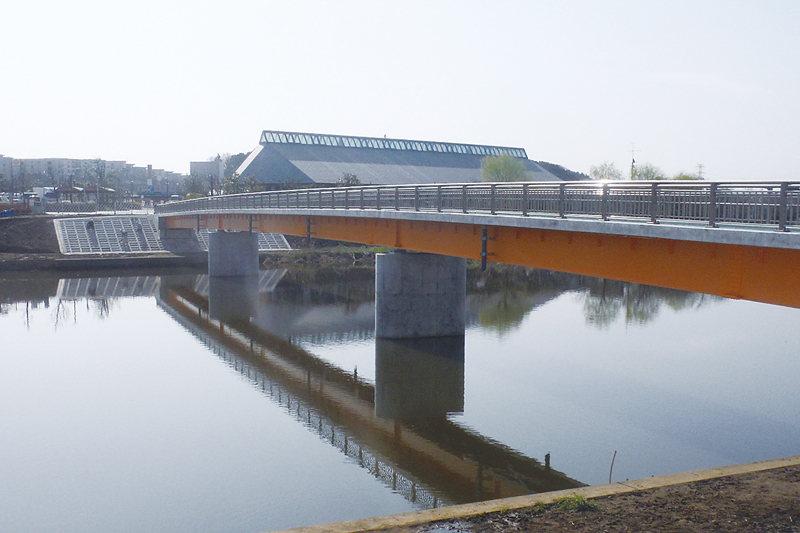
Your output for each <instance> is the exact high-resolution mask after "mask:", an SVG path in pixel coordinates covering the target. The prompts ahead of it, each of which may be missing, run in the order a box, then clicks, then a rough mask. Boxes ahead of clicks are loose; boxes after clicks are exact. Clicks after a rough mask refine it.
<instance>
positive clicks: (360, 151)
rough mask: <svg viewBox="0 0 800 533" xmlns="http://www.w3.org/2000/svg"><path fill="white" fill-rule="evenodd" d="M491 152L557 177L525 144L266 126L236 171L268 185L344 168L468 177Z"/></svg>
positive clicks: (329, 177)
mask: <svg viewBox="0 0 800 533" xmlns="http://www.w3.org/2000/svg"><path fill="white" fill-rule="evenodd" d="M490 155H498V156H499V155H510V156H512V157H516V158H517V159H519V160H521V161H522V162H523V163H524V164H525V168H526V169H527V170H528V172H529V173H530V174H531V176H532V178H533V179H534V180H536V181H559V178H558V177H556V176H555V175H553V174H551V173H550V172H548V171H547V170H545V169H544V168H542V167H541V166H539V165H538V164H537V163H536V162H534V161H531V160H530V159H528V155H527V154H526V153H525V150H524V149H523V148H510V147H504V146H483V145H476V144H456V143H445V142H429V141H413V140H406V139H386V138H376V137H350V136H344V135H319V134H313V133H292V132H285V131H268V130H265V131H263V132H262V133H261V140H260V141H259V144H258V146H257V147H256V148H255V149H254V150H253V151H252V152H250V155H249V156H248V157H247V159H245V161H244V162H243V163H242V164H241V166H239V169H238V170H237V173H238V174H239V175H240V176H241V177H243V178H247V177H249V176H253V177H255V178H256V179H257V180H258V181H260V182H261V183H264V184H268V185H270V184H273V185H274V184H295V183H296V184H301V183H320V184H334V183H336V181H337V180H338V179H339V178H340V177H342V176H343V175H344V174H355V175H356V177H357V178H358V179H359V181H360V182H361V183H363V184H365V185H366V184H369V185H402V184H422V183H470V182H478V181H481V160H482V159H483V158H484V157H486V156H490Z"/></svg>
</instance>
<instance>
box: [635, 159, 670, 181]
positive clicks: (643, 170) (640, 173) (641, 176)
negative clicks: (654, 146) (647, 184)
mask: <svg viewBox="0 0 800 533" xmlns="http://www.w3.org/2000/svg"><path fill="white" fill-rule="evenodd" d="M631 179H632V180H644V181H658V180H665V179H667V177H666V175H665V174H664V171H663V170H661V169H660V168H658V167H657V166H655V165H651V164H650V163H644V164H642V165H639V166H635V165H631Z"/></svg>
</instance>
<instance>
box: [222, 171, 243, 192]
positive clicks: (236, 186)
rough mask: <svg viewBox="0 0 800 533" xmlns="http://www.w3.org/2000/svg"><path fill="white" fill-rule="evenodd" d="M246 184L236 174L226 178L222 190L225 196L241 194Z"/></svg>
mask: <svg viewBox="0 0 800 533" xmlns="http://www.w3.org/2000/svg"><path fill="white" fill-rule="evenodd" d="M244 187H245V185H244V182H243V181H242V180H241V179H240V178H239V174H238V173H236V172H234V173H233V174H231V175H229V176H225V181H224V182H223V183H222V189H223V190H224V191H225V194H239V193H241V192H244Z"/></svg>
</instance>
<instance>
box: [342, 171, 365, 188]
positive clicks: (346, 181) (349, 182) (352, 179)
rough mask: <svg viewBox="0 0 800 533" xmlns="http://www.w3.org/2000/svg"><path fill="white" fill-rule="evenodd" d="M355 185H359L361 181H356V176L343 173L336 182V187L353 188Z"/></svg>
mask: <svg viewBox="0 0 800 533" xmlns="http://www.w3.org/2000/svg"><path fill="white" fill-rule="evenodd" d="M357 185H361V180H360V179H358V176H356V175H355V174H350V173H349V172H345V173H344V174H342V175H341V176H340V177H339V179H338V180H336V186H337V187H355V186H357Z"/></svg>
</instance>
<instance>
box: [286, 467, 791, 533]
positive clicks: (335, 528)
mask: <svg viewBox="0 0 800 533" xmlns="http://www.w3.org/2000/svg"><path fill="white" fill-rule="evenodd" d="M795 465H800V455H795V456H791V457H783V458H779V459H769V460H766V461H756V462H754V463H744V464H739V465H732V466H723V467H719V468H708V469H705V470H694V471H691V472H683V473H680V474H670V475H667V476H658V477H650V478H644V479H638V480H634V481H625V482H619V483H610V484H606V485H595V486H593V487H582V488H579V489H568V490H559V491H555V492H544V493H540V494H530V495H527V496H517V497H514V498H506V499H502V500H491V501H486V502H477V503H468V504H464V505H453V506H450V507H440V508H438V509H430V510H426V511H416V512H411V513H403V514H398V515H392V516H380V517H375V518H366V519H363V520H353V521H350V522H336V523H333V524H323V525H318V526H307V527H300V528H294V529H285V530H282V532H281V533H290V532H291V533H322V532H335V533H356V532H361V531H376V530H381V529H389V528H395V527H407V526H415V525H420V524H425V523H428V522H435V521H439V520H455V519H459V518H466V517H469V516H475V515H480V514H486V513H493V512H497V511H510V510H514V509H523V508H526V507H532V506H533V505H535V504H537V503H543V504H548V503H552V502H554V501H555V500H558V499H559V498H563V497H565V496H568V495H570V494H580V495H582V496H584V497H586V498H599V497H601V496H611V495H614V494H625V493H628V492H636V491H640V490H648V489H654V488H658V487H667V486H670V485H680V484H682V483H690V482H693V481H702V480H706V479H714V478H719V477H725V476H733V475H736V474H747V473H750V472H761V471H764V470H772V469H775V468H781V467H786V466H795Z"/></svg>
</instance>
